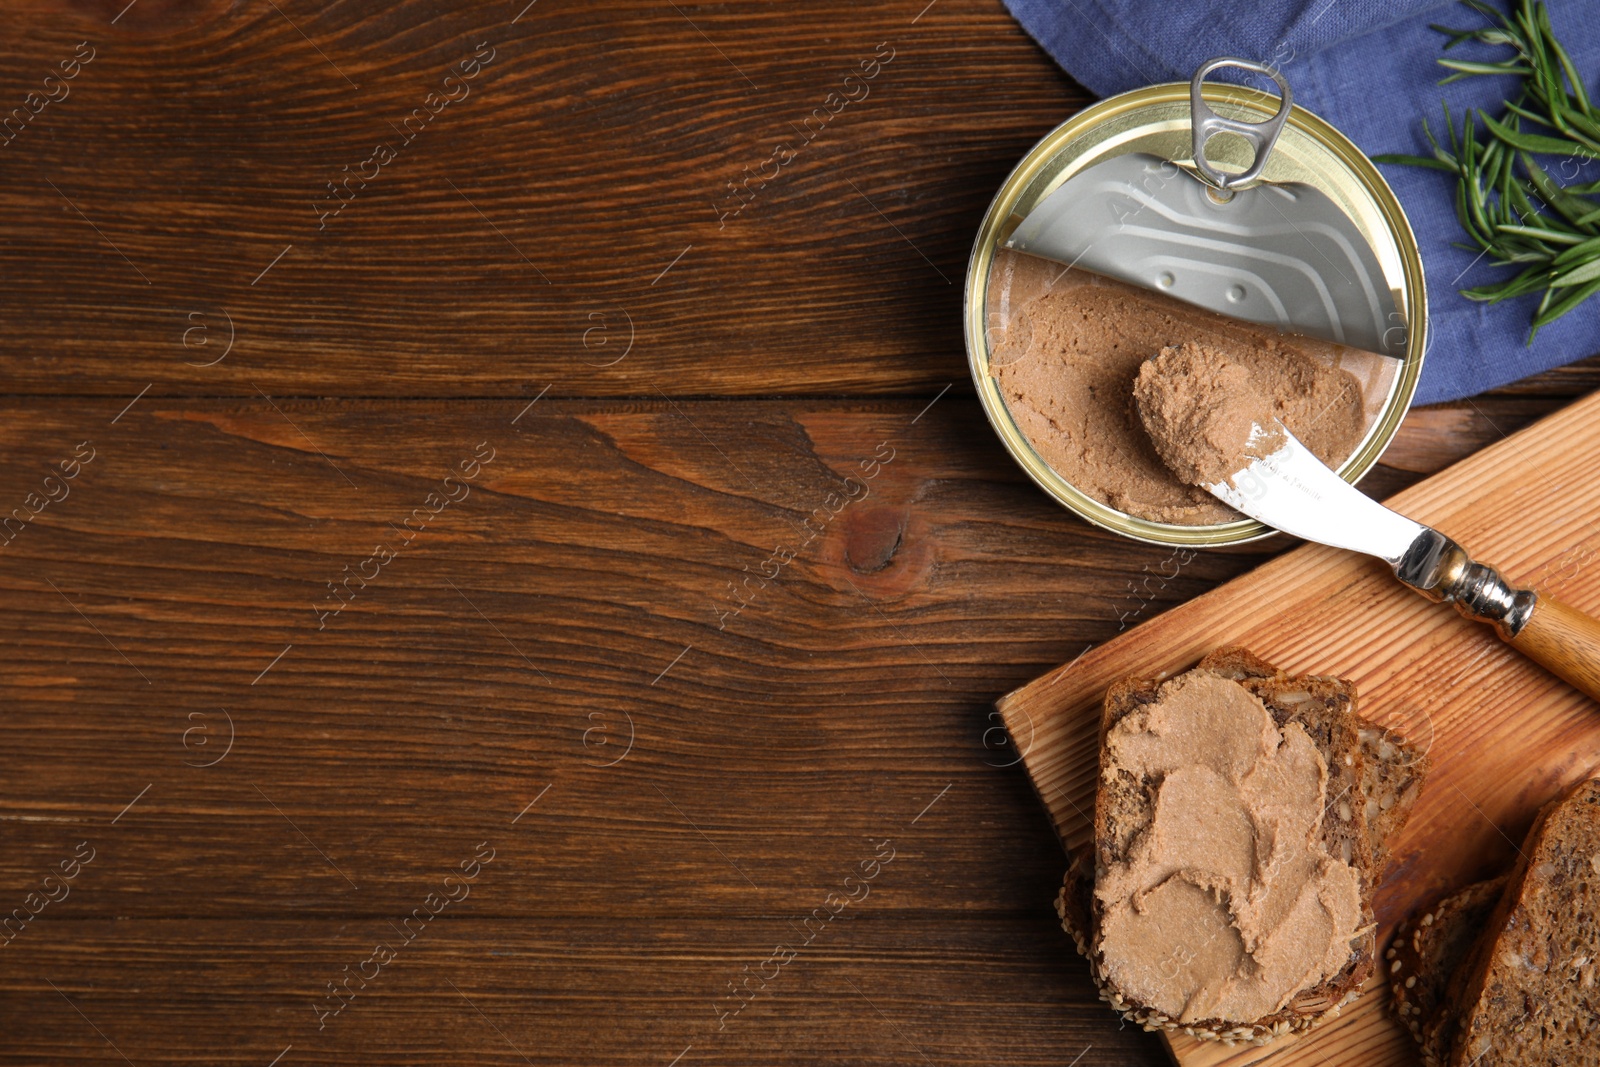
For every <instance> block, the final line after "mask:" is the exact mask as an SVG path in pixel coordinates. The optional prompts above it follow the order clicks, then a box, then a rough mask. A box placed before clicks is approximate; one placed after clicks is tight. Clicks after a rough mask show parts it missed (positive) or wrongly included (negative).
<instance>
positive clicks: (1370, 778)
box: [1056, 646, 1427, 1045]
mask: <svg viewBox="0 0 1600 1067" xmlns="http://www.w3.org/2000/svg"><path fill="white" fill-rule="evenodd" d="M1196 669H1200V670H1206V671H1211V672H1213V673H1216V674H1219V675H1221V676H1223V677H1227V678H1230V679H1232V680H1234V681H1237V682H1238V683H1239V684H1241V685H1243V686H1244V687H1245V688H1247V689H1249V690H1250V691H1251V692H1252V693H1254V694H1255V695H1256V696H1257V697H1259V698H1260V699H1261V701H1262V703H1263V704H1265V705H1266V707H1267V709H1268V711H1269V712H1271V714H1272V717H1273V720H1274V721H1275V722H1276V723H1277V724H1278V726H1279V727H1280V728H1282V727H1283V726H1284V725H1286V724H1288V723H1298V724H1299V725H1300V726H1301V727H1302V728H1304V729H1305V730H1306V732H1307V734H1308V735H1309V736H1310V737H1311V739H1312V741H1313V742H1314V743H1315V744H1316V746H1317V748H1318V749H1319V751H1321V752H1322V754H1323V757H1324V759H1325V760H1326V761H1327V764H1328V770H1329V796H1330V800H1329V805H1328V811H1326V812H1325V813H1324V818H1323V821H1322V822H1323V825H1322V834H1323V843H1324V845H1325V846H1327V847H1328V849H1329V852H1330V854H1332V855H1335V856H1339V857H1341V858H1344V859H1346V860H1347V862H1349V863H1350V865H1351V866H1352V867H1354V868H1355V869H1356V871H1357V872H1358V874H1359V876H1360V878H1361V886H1362V894H1361V895H1362V911H1361V918H1362V930H1361V932H1360V934H1359V935H1358V937H1357V939H1356V940H1355V942H1354V944H1353V945H1352V950H1351V954H1350V958H1349V960H1348V962H1347V963H1346V964H1345V966H1344V967H1343V968H1342V969H1341V970H1340V971H1339V973H1338V974H1336V975H1334V976H1333V977H1332V978H1330V979H1328V980H1325V981H1324V982H1322V983H1320V984H1318V985H1317V986H1315V987H1313V988H1312V989H1309V990H1306V991H1304V992H1302V993H1300V994H1299V995H1297V996H1296V997H1295V998H1294V1000H1293V1001H1292V1002H1291V1003H1290V1004H1289V1005H1288V1006H1287V1007H1286V1008H1284V1009H1283V1010H1282V1011H1279V1012H1277V1013H1275V1014H1273V1015H1270V1016H1267V1017H1266V1018H1263V1019H1259V1020H1256V1021H1255V1022H1253V1023H1247V1024H1240V1023H1236V1022H1232V1021H1229V1020H1223V1019H1203V1020H1199V1021H1197V1022H1194V1023H1179V1022H1178V1021H1177V1020H1175V1019H1173V1018H1171V1017H1169V1016H1167V1015H1165V1014H1164V1013H1162V1012H1160V1011H1158V1010H1157V1009H1155V1008H1153V1007H1151V1006H1150V1005H1147V1004H1142V1003H1138V1002H1137V1001H1134V1000H1131V999H1130V998H1128V997H1127V996H1126V994H1124V993H1123V992H1122V991H1121V990H1119V989H1118V988H1116V986H1115V984H1114V983H1113V982H1111V981H1110V980H1109V979H1107V978H1106V976H1105V974H1104V970H1103V967H1102V962H1103V961H1102V958H1101V956H1100V953H1099V951H1098V948H1097V945H1096V940H1097V936H1098V929H1099V923H1100V918H1101V916H1100V906H1099V904H1098V902H1097V901H1096V899H1095V896H1094V883H1095V879H1096V876H1097V873H1098V871H1100V870H1103V869H1105V868H1106V867H1107V866H1109V865H1110V864H1112V863H1114V862H1117V861H1118V860H1119V859H1120V858H1121V857H1122V856H1124V855H1125V854H1126V851H1127V849H1128V847H1129V845H1130V843H1131V841H1132V839H1133V837H1134V835H1135V834H1136V833H1137V832H1138V830H1139V829H1140V828H1141V827H1143V826H1144V825H1147V824H1148V822H1149V820H1150V818H1151V817H1152V815H1153V795H1152V793H1151V792H1150V791H1149V790H1148V789H1146V788H1144V787H1143V785H1142V784H1141V783H1137V782H1135V781H1133V780H1132V777H1131V776H1130V775H1127V774H1126V772H1122V775H1123V777H1122V778H1121V779H1118V778H1117V777H1116V776H1115V775H1114V774H1108V771H1110V769H1109V768H1105V767H1102V772H1101V777H1100V787H1099V790H1098V792H1097V795H1096V802H1095V833H1094V845H1093V851H1092V852H1083V853H1080V854H1078V855H1074V856H1073V857H1072V862H1071V863H1070V865H1069V867H1068V870H1067V874H1066V878H1065V879H1064V881H1063V884H1062V888H1061V892H1060V893H1059V894H1058V896H1057V899H1056V910H1057V914H1058V915H1059V916H1060V917H1061V921H1062V926H1063V928H1065V929H1066V931H1067V933H1068V934H1070V935H1071V936H1072V938H1073V942H1074V944H1075V945H1076V946H1077V948H1078V951H1079V952H1080V953H1081V954H1082V955H1084V956H1085V957H1086V958H1087V959H1088V961H1089V967H1090V973H1091V975H1092V976H1093V977H1094V980H1095V983H1096V985H1097V986H1098V987H1099V990H1100V996H1101V999H1103V1000H1105V1001H1107V1002H1108V1003H1109V1004H1110V1005H1111V1006H1112V1008H1113V1009H1115V1010H1116V1011H1118V1012H1119V1013H1121V1014H1122V1016H1123V1017H1124V1018H1126V1019H1128V1020H1129V1021H1131V1022H1136V1023H1138V1024H1139V1025H1140V1026H1142V1027H1144V1029H1146V1030H1170V1031H1182V1032H1185V1033H1188V1034H1190V1035H1191V1036H1194V1037H1197V1038H1201V1039H1205V1040H1219V1041H1223V1042H1224V1043H1226V1044H1230V1045H1232V1044H1238V1043H1241V1042H1249V1043H1253V1044H1261V1043H1264V1042H1266V1041H1269V1040H1271V1039H1272V1038H1274V1037H1277V1036H1279V1035H1282V1034H1285V1033H1289V1032H1292V1031H1299V1030H1306V1029H1309V1028H1310V1027H1312V1026H1314V1025H1316V1023H1318V1022H1319V1021H1321V1020H1322V1019H1325V1018H1329V1017H1332V1016H1334V1015H1337V1014H1338V1012H1339V1010H1340V1009H1341V1008H1342V1007H1343V1006H1344V1005H1345V1004H1347V1003H1349V1002H1350V1001H1351V1000H1353V999H1355V997H1356V996H1357V994H1358V993H1359V992H1360V989H1361V985H1362V983H1363V982H1365V981H1366V979H1367V978H1368V977H1369V976H1370V975H1371V973H1372V969H1373V966H1374V955H1375V952H1376V946H1375V930H1376V927H1375V924H1374V923H1373V921H1372V906H1371V897H1372V890H1373V888H1374V887H1375V886H1376V884H1377V880H1378V876H1379V875H1380V874H1381V866H1380V862H1381V861H1380V856H1383V855H1386V854H1387V852H1386V849H1385V848H1384V843H1383V840H1382V834H1383V833H1386V832H1387V833H1392V832H1394V831H1395V830H1397V829H1398V827H1399V826H1400V825H1402V824H1403V823H1404V821H1405V818H1406V816H1407V814H1409V811H1410V806H1411V803H1412V802H1414V801H1415V798H1416V789H1409V790H1408V791H1402V792H1400V793H1396V794H1395V795H1394V796H1395V798H1394V800H1393V801H1391V803H1389V804H1388V805H1387V806H1386V807H1384V808H1383V811H1384V813H1385V816H1386V817H1385V818H1384V820H1383V822H1382V824H1381V828H1380V826H1379V825H1378V824H1377V823H1376V822H1375V821H1374V822H1369V820H1368V819H1367V815H1366V811H1367V805H1366V803H1365V800H1364V798H1365V797H1366V796H1367V795H1368V793H1367V792H1364V789H1365V790H1371V791H1372V794H1373V795H1376V796H1378V797H1379V798H1380V800H1381V798H1382V797H1383V796H1386V795H1388V794H1387V793H1385V792H1384V783H1383V781H1382V776H1383V774H1384V773H1385V766H1384V765H1383V764H1382V762H1380V761H1373V765H1372V766H1370V767H1369V765H1368V764H1369V757H1368V756H1367V755H1366V753H1365V752H1364V749H1363V745H1362V739H1361V729H1362V727H1363V726H1366V727H1369V728H1371V729H1376V727H1372V725H1371V724H1369V723H1365V722H1364V721H1363V720H1361V719H1359V717H1358V716H1357V715H1356V714H1355V706H1356V692H1355V687H1354V686H1353V685H1352V684H1351V683H1349V682H1348V681H1345V680H1343V679H1339V678H1325V677H1317V676H1291V675H1288V674H1285V673H1284V672H1282V671H1280V670H1278V669H1277V668H1276V667H1274V666H1272V665H1271V664H1270V663H1267V662H1266V661H1265V660H1262V659H1261V658H1260V657H1258V656H1256V655H1254V654H1253V653H1251V652H1249V651H1247V650H1246V649H1243V648H1238V647H1231V646H1230V647H1224V648H1219V649H1217V650H1216V651H1214V652H1212V653H1211V654H1210V655H1208V656H1206V657H1205V659H1203V660H1201V662H1200V664H1199V665H1198V667H1197V668H1196ZM1163 681H1165V679H1163V678H1142V677H1132V678H1127V679H1124V680H1123V681H1120V682H1118V683H1116V684H1114V685H1112V686H1111V687H1110V689H1109V690H1108V691H1107V693H1106V699H1105V705H1104V711H1103V714H1102V717H1101V724H1100V737H1101V754H1102V761H1103V759H1104V752H1105V746H1104V741H1105V736H1106V732H1107V731H1108V730H1109V729H1110V728H1111V727H1112V726H1114V725H1115V724H1116V723H1117V722H1119V721H1120V720H1121V719H1122V718H1123V717H1124V716H1126V715H1128V714H1129V713H1131V712H1133V711H1135V710H1137V709H1138V708H1139V707H1141V706H1143V705H1145V704H1148V703H1151V702H1152V701H1154V700H1155V699H1156V693H1157V690H1158V689H1159V688H1160V685H1161V684H1162V682H1163ZM1385 736H1386V738H1387V739H1388V740H1389V743H1390V745H1391V746H1392V747H1393V749H1394V751H1395V752H1397V753H1398V756H1399V759H1400V760H1401V761H1403V762H1404V763H1405V764H1406V765H1407V766H1408V767H1409V768H1410V773H1409V774H1408V776H1407V777H1408V781H1410V780H1414V781H1415V783H1416V786H1417V787H1418V788H1420V784H1421V778H1422V776H1423V775H1424V774H1425V773H1426V770H1427V761H1426V757H1425V756H1423V754H1422V753H1420V752H1419V751H1417V750H1416V749H1415V748H1414V747H1413V746H1410V745H1408V744H1407V743H1406V742H1405V740H1404V739H1403V738H1400V737H1399V736H1398V735H1394V734H1387V733H1386V735H1385ZM1341 801H1347V802H1349V803H1348V806H1345V807H1341Z"/></svg>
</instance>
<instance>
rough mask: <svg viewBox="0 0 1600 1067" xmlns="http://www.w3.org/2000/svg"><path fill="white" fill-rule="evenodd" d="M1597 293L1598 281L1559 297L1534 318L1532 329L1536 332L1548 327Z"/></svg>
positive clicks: (1598, 290) (1599, 281)
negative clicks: (1542, 327)
mask: <svg viewBox="0 0 1600 1067" xmlns="http://www.w3.org/2000/svg"><path fill="white" fill-rule="evenodd" d="M1597 292H1600V279H1596V280H1595V281H1592V282H1590V283H1589V284H1588V285H1584V286H1580V287H1579V288H1577V289H1574V290H1572V292H1570V293H1568V294H1567V295H1565V296H1563V297H1561V298H1560V299H1559V300H1557V301H1556V302H1555V303H1553V304H1550V305H1549V306H1548V307H1546V308H1545V310H1544V311H1542V312H1540V313H1539V314H1538V315H1536V316H1534V320H1533V328H1534V329H1535V330H1537V329H1538V328H1539V327H1541V326H1548V325H1549V324H1550V323H1552V322H1554V321H1556V320H1557V319H1559V318H1560V317H1561V316H1563V315H1565V314H1566V313H1567V312H1569V311H1571V310H1572V309H1573V308H1575V307H1577V306H1578V305H1579V304H1581V303H1583V302H1584V301H1585V300H1587V299H1589V298H1590V297H1591V296H1593V295H1594V294H1595V293H1597Z"/></svg>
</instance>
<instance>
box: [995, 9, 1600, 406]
mask: <svg viewBox="0 0 1600 1067" xmlns="http://www.w3.org/2000/svg"><path fill="white" fill-rule="evenodd" d="M1495 2H1497V3H1501V4H1503V3H1505V2H1506V0H1495ZM1005 3H1006V5H1007V6H1008V7H1009V8H1010V9H1011V13H1012V14H1013V15H1015V16H1016V18H1017V20H1018V21H1019V22H1021V23H1022V25H1023V26H1024V27H1025V28H1026V29H1027V31H1028V32H1029V33H1031V34H1032V35H1033V36H1034V38H1035V39H1036V40H1038V42H1039V43H1040V44H1041V45H1043V46H1044V49H1045V51H1047V52H1049V53H1050V55H1051V56H1052V57H1054V58H1055V60H1056V62H1058V63H1060V64H1061V66H1062V67H1064V68H1065V69H1066V71H1067V73H1069V74H1071V75H1072V77H1073V78H1075V79H1076V80H1077V81H1078V82H1079V83H1080V84H1082V85H1083V86H1084V87H1085V88H1087V89H1088V90H1089V91H1091V92H1093V93H1096V94H1098V95H1101V96H1109V95H1111V94H1113V93H1120V92H1123V91H1125V90H1128V89H1134V88H1138V87H1139V86H1142V85H1151V84H1155V83H1157V82H1173V81H1181V82H1186V81H1188V80H1189V78H1190V77H1191V76H1192V75H1193V74H1194V71H1195V69H1196V68H1197V67H1199V66H1200V64H1201V63H1202V62H1204V61H1205V60H1207V59H1210V58H1211V57H1213V56H1221V55H1230V56H1238V57H1241V58H1244V59H1253V60H1256V61H1257V62H1261V63H1267V64H1270V65H1272V66H1274V67H1277V68H1278V69H1279V70H1280V71H1282V72H1283V75H1284V77H1285V78H1287V79H1288V82H1289V87H1290V89H1291V90H1292V91H1293V92H1294V100H1295V103H1296V104H1300V105H1303V106H1305V107H1306V108H1307V109H1309V110H1311V111H1313V112H1315V113H1316V114H1318V115H1320V116H1322V117H1323V118H1325V119H1327V120H1328V121H1329V122H1331V123H1333V125H1335V126H1337V127H1338V128H1339V129H1340V130H1341V131H1343V132H1344V134H1345V135H1346V136H1347V137H1349V138H1350V139H1351V140H1352V141H1354V142H1355V143H1356V144H1357V145H1358V146H1360V148H1361V149H1362V150H1363V151H1364V152H1366V153H1367V154H1368V155H1378V154H1381V153H1385V152H1405V153H1410V154H1413V155H1428V154H1429V149H1428V144H1427V140H1426V138H1425V137H1424V135H1423V133H1422V120H1423V119H1424V118H1426V119H1427V120H1428V124H1429V126H1430V127H1431V128H1432V129H1433V131H1434V133H1435V134H1436V135H1438V136H1439V138H1440V140H1441V141H1443V140H1444V126H1443V115H1442V111H1441V107H1440V104H1441V101H1448V102H1449V104H1450V111H1451V114H1452V115H1454V116H1456V118H1457V121H1458V122H1459V121H1460V117H1461V116H1462V115H1464V114H1465V113H1466V111H1467V109H1469V108H1474V107H1478V108H1483V109H1484V110H1485V111H1487V112H1488V113H1489V114H1490V115H1492V116H1495V117H1497V118H1498V117H1499V116H1500V114H1501V112H1502V110H1503V109H1502V106H1501V102H1502V101H1503V100H1505V99H1506V98H1508V97H1509V96H1512V95H1513V94H1514V93H1515V91H1516V86H1517V79H1515V78H1507V77H1481V76H1480V77H1473V78H1466V79H1463V80H1461V81H1458V82H1454V83H1452V84H1450V85H1445V86H1441V85H1439V84H1438V81H1439V79H1440V78H1442V77H1444V76H1445V75H1446V74H1448V73H1449V71H1447V70H1445V69H1444V68H1443V67H1440V66H1439V65H1438V64H1437V62H1436V60H1437V59H1438V58H1439V57H1440V55H1441V54H1442V53H1441V51H1440V50H1441V48H1442V47H1443V45H1444V44H1445V41H1446V40H1447V38H1446V37H1445V36H1444V35H1443V34H1440V33H1437V32H1435V31H1433V30H1431V29H1429V28H1428V26H1429V24H1430V23H1438V24H1442V25H1445V26H1449V27H1451V28H1462V29H1464V28H1467V27H1477V26H1481V25H1484V24H1485V19H1484V17H1483V16H1482V15H1480V14H1478V13H1477V12H1475V11H1473V10H1471V9H1470V8H1467V7H1464V6H1462V5H1461V4H1458V3H1451V2H1442V3H1441V2H1440V0H1242V2H1241V0H1231V2H1224V0H1187V2H1185V0H1005ZM1550 22H1551V25H1552V28H1553V29H1554V30H1555V34H1556V37H1557V39H1559V40H1560V41H1561V43H1562V45H1563V46H1564V47H1565V48H1566V49H1567V51H1568V52H1569V53H1570V54H1571V56H1572V58H1573V61H1574V63H1575V64H1576V66H1577V68H1578V70H1579V72H1580V73H1581V74H1582V75H1583V76H1584V77H1585V78H1586V79H1588V80H1587V81H1586V88H1587V89H1588V91H1589V93H1590V96H1591V98H1594V97H1596V96H1600V92H1597V86H1600V18H1597V17H1596V14H1595V10H1594V8H1593V6H1592V4H1591V3H1590V2H1589V0H1554V2H1553V3H1551V4H1550ZM1510 54H1511V52H1510V50H1509V49H1508V48H1490V47H1487V46H1482V45H1478V44H1476V43H1475V42H1474V43H1469V44H1465V45H1459V46H1457V47H1456V48H1454V49H1452V50H1451V55H1452V56H1457V57H1460V58H1473V59H1487V60H1491V61H1494V60H1499V59H1502V58H1505V57H1506V56H1508V55H1510ZM1246 77H1248V76H1246ZM1485 136H1486V135H1485ZM1542 162H1543V163H1544V164H1545V165H1546V167H1547V169H1549V170H1550V171H1551V173H1552V174H1558V175H1560V176H1561V177H1564V178H1570V177H1571V174H1572V170H1573V165H1572V164H1568V167H1567V172H1566V173H1562V172H1561V171H1560V170H1559V166H1560V163H1561V161H1560V160H1556V159H1545V160H1542ZM1381 169H1382V171H1383V174H1384V176H1385V177H1386V178H1387V179H1388V180H1389V184H1390V185H1391V186H1392V187H1393V188H1394V191H1395V194H1396V195H1397V196H1398V197H1399V198H1400V203H1401V204H1402V205H1403V206H1404V207H1405V210H1406V214H1407V215H1408V216H1409V217H1410V219H1411V225H1412V228H1413V229H1414V230H1415V231H1416V235H1417V241H1418V243H1419V244H1420V245H1421V248H1422V259H1423V266H1424V268H1425V270H1426V273H1427V279H1428V309H1429V318H1430V321H1431V323H1432V341H1431V344H1430V346H1429V349H1428V354H1427V358H1426V362H1425V363H1424V364H1423V373H1422V383H1421V386H1420V387H1419V389H1418V391H1417V395H1416V400H1415V402H1416V403H1418V404H1429V403H1434V402H1436V401H1440V400H1452V399H1455V398H1458V397H1463V396H1470V395H1472V394H1473V393H1478V392H1482V391H1483V390H1485V389H1492V388H1494V387H1495V386H1497V385H1504V384H1505V383H1506V382H1510V381H1514V380H1516V379H1517V378H1521V377H1524V376H1526V375H1529V374H1533V373H1536V372H1538V371H1541V370H1546V369H1548V368H1550V367H1555V366H1559V365H1561V364H1563V363H1570V362H1572V361H1573V360H1576V359H1582V358H1584V357H1585V356H1589V355H1592V354H1593V353H1595V352H1597V351H1600V294H1597V295H1596V296H1594V297H1591V298H1590V299H1589V300H1588V301H1586V302H1585V303H1584V304H1582V305H1581V306H1580V307H1579V308H1578V309H1576V310H1575V311H1573V312H1571V313H1569V314H1568V315H1566V316H1565V317H1563V318H1561V319H1558V320H1557V321H1555V322H1554V323H1551V324H1550V325H1548V326H1545V327H1543V328H1541V329H1540V330H1539V334H1538V337H1537V338H1536V339H1535V341H1534V343H1533V345H1532V346H1531V347H1529V346H1527V345H1526V343H1525V342H1526V340H1527V334H1528V324H1529V320H1530V319H1531V318H1532V314H1533V309H1534V307H1535V306H1536V305H1537V304H1538V300H1539V298H1538V297H1537V296H1528V297H1522V298H1519V299H1516V300H1509V301H1506V302H1504V303H1501V304H1497V305H1495V306H1493V307H1490V306H1489V305H1487V304H1482V303H1476V302H1474V301H1471V300H1468V299H1466V298H1465V297H1463V296H1461V295H1460V294H1459V293H1458V292H1457V290H1458V289H1461V288H1466V287H1469V286H1476V285H1483V284H1486V283H1490V282H1493V281H1496V280H1499V279H1500V278H1505V277H1510V276H1511V275H1512V274H1514V273H1515V271H1514V270H1511V269H1509V268H1500V267H1495V266H1493V265H1492V264H1490V263H1489V262H1488V261H1487V260H1486V259H1480V258H1477V252H1476V250H1472V251H1468V250H1465V249H1461V248H1456V247H1454V243H1455V242H1465V241H1466V240H1467V237H1466V234H1465V233H1464V232H1462V230H1461V225H1460V223H1459V221H1458V220H1457V219H1456V213H1455V179H1454V177H1453V176H1452V175H1449V174H1446V173H1444V172H1442V171H1434V170H1428V169H1425V168H1421V167H1405V166H1399V165H1391V164H1384V165H1382V167H1381ZM1584 179H1585V180H1593V177H1592V175H1591V174H1590V173H1589V172H1588V171H1587V168H1586V171H1585V174H1584Z"/></svg>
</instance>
